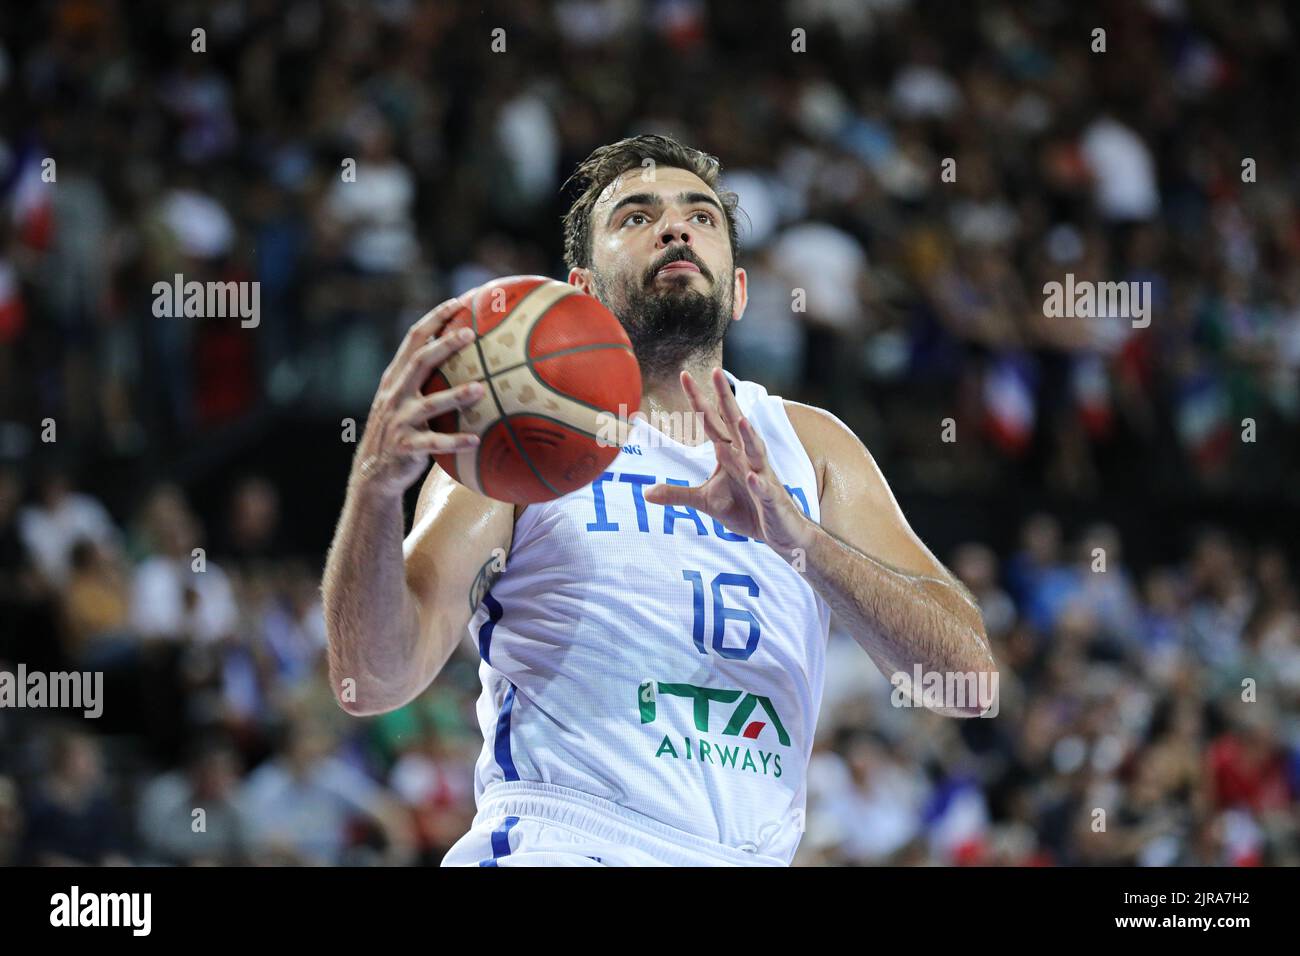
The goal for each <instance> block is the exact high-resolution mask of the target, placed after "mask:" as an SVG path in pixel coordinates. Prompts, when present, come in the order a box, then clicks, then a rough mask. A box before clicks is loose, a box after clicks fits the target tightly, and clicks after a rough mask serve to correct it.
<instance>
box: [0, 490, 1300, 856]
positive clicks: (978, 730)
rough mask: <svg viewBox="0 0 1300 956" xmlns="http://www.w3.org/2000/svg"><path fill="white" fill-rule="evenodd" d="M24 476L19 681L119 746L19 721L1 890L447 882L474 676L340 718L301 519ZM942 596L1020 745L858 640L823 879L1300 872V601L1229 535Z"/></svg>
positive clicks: (1038, 548) (1020, 552)
mask: <svg viewBox="0 0 1300 956" xmlns="http://www.w3.org/2000/svg"><path fill="white" fill-rule="evenodd" d="M20 490H21V489H20V487H19V481H18V479H17V478H16V476H15V475H14V474H13V473H12V472H0V619H4V620H9V621H13V622H16V623H17V624H18V626H17V627H15V628H14V629H13V630H12V631H9V630H6V631H5V632H3V634H2V635H0V637H2V638H3V643H2V644H0V669H3V670H10V671H13V670H14V669H15V666H16V664H17V662H19V661H21V662H23V663H25V664H26V666H27V668H28V670H29V671H31V670H36V669H41V668H44V669H46V670H47V671H57V670H62V669H71V670H95V671H100V672H102V673H103V674H104V675H105V676H104V691H103V696H104V709H103V715H102V716H101V717H100V718H98V719H97V720H94V721H88V720H77V719H76V714H75V713H72V712H68V711H64V712H59V711H53V710H48V711H36V710H19V709H12V708H0V863H15V862H28V863H57V862H61V861H62V862H67V861H69V860H78V861H82V862H90V863H100V862H103V863H110V862H136V863H142V864H149V863H239V862H245V863H248V862H251V863H269V864H275V863H304V864H333V865H341V864H359V863H393V864H430V865H431V864H435V863H437V861H438V860H439V859H441V856H442V854H443V852H444V851H445V850H446V849H447V848H448V847H449V846H450V845H451V843H452V842H454V841H455V839H457V838H458V837H459V836H460V835H461V834H462V833H463V832H464V831H465V830H466V829H467V827H468V825H469V821H470V819H471V818H472V816H473V813H474V802H473V784H472V776H471V774H472V768H473V763H474V760H475V758H476V756H477V754H478V751H479V747H480V745H481V738H480V736H479V732H478V728H477V724H476V722H475V717H474V701H475V698H476V697H477V694H478V678H477V657H476V653H475V650H474V648H473V647H472V646H471V642H469V641H468V640H467V641H465V642H462V645H461V647H460V648H459V649H458V651H457V652H456V654H455V655H454V656H453V658H452V661H451V663H450V664H449V665H448V667H447V669H446V670H445V671H444V672H443V674H442V675H440V676H439V678H438V679H437V680H436V681H435V682H434V684H433V686H432V687H431V689H430V690H428V691H426V692H425V693H424V694H423V695H422V696H421V697H419V698H418V699H417V700H416V701H414V702H413V703H411V704H409V705H408V706H406V707H404V708H402V709H400V710H397V711H394V712H392V713H390V714H386V715H383V716H381V717H377V718H370V719H365V720H358V719H355V718H351V717H348V716H347V715H346V714H344V713H343V711H342V710H341V709H340V708H339V707H338V706H337V704H336V703H335V701H334V698H333V696H332V694H331V692H330V689H329V686H328V677H327V673H326V664H325V653H324V650H325V638H324V622H323V619H322V614H321V606H320V600H319V596H318V593H317V589H316V582H317V577H316V570H317V569H316V567H315V566H313V565H310V564H308V563H307V562H306V561H303V560H301V559H300V558H298V557H296V556H294V555H293V554H292V553H291V552H290V551H286V550H285V547H284V542H283V541H282V540H281V536H280V535H279V534H278V531H279V527H280V525H279V511H280V509H279V495H278V492H277V491H276V489H275V488H274V487H273V486H272V485H270V484H269V483H268V482H266V481H265V480H264V479H261V478H259V477H257V476H248V477H247V478H245V479H244V480H243V481H241V482H240V483H239V484H238V485H237V486H236V487H235V488H234V489H233V491H232V493H231V497H230V502H229V508H228V509H227V514H226V515H225V516H224V521H223V527H224V528H226V529H227V532H226V536H225V538H224V540H218V541H212V542H208V540H207V536H206V535H205V533H204V530H205V529H204V527H203V524H202V522H201V520H200V519H199V518H198V516H197V515H196V514H195V513H194V512H193V510H192V509H191V508H190V506H189V504H188V502H187V501H186V498H185V495H184V493H183V492H182V491H181V490H180V489H179V488H177V487H175V486H172V485H167V484H163V485H159V486H157V487H154V488H152V489H149V490H148V491H147V493H145V494H144V496H143V497H142V499H141V502H140V505H139V507H138V509H137V510H136V512H135V513H134V514H132V515H131V516H130V518H129V520H128V521H127V522H126V523H125V524H124V525H121V526H119V524H118V523H117V522H116V521H115V520H114V519H113V517H112V516H111V515H109V514H108V512H107V511H106V510H105V508H104V507H103V505H102V504H100V503H99V502H98V501H97V500H96V499H95V498H94V497H93V496H91V495H88V494H85V493H84V492H81V491H78V490H76V489H75V488H74V487H73V486H72V485H71V484H70V483H69V481H68V479H67V477H66V476H65V475H62V474H60V473H57V472H50V473H49V474H47V475H45V476H43V477H42V479H41V484H40V486H39V488H38V489H37V493H36V495H35V496H34V500H33V503H32V504H30V505H25V506H20V505H19V501H20ZM947 557H948V560H949V564H950V566H951V567H952V568H953V570H954V572H955V573H956V574H958V575H959V576H960V578H961V579H962V580H963V582H964V583H965V584H966V585H967V587H969V588H970V589H971V591H972V592H973V593H974V594H975V595H976V597H977V598H978V599H979V602H980V605H981V608H982V610H983V613H984V617H985V622H986V626H987V629H988V633H989V635H990V638H991V640H992V642H993V646H994V652H995V655H996V657H997V659H998V662H999V664H1000V666H1001V676H1000V680H999V684H998V687H997V714H996V716H995V717H993V718H986V719H972V720H954V719H950V718H943V717H937V716H934V715H932V714H929V713H928V712H925V711H922V710H920V709H915V708H908V707H899V706H897V700H896V698H895V697H894V695H893V694H892V693H891V691H892V688H891V686H890V684H889V683H888V681H887V680H886V679H885V677H884V676H882V675H881V674H880V673H879V672H878V671H876V670H875V665H874V664H873V663H872V662H871V661H870V659H869V658H868V656H867V654H866V653H865V652H864V651H863V650H862V649H861V648H860V647H858V646H857V644H856V643H855V642H854V640H853V639H852V637H850V636H848V635H846V634H844V633H842V632H841V631H840V630H839V629H838V628H835V629H834V630H833V631H832V635H831V639H830V645H829V652H828V653H829V659H828V662H827V667H826V674H827V685H826V688H825V699H824V703H823V709H822V716H821V720H820V723H819V726H818V734H817V741H816V745H815V750H814V754H813V758H812V763H811V766H810V770H809V778H808V791H809V793H808V810H807V818H806V823H807V832H806V836H805V838H804V842H803V845H802V847H801V849H800V853H799V857H798V859H797V861H796V862H798V863H802V864H833V863H839V864H868V865H869V864H885V863H908V864H917V863H927V864H993V865H1069V864H1133V865H1147V866H1152V865H1156V866H1167V865H1188V864H1199V865H1237V866H1244V865H1300V641H1298V640H1297V635H1298V634H1300V595H1298V592H1297V587H1296V576H1295V573H1294V568H1293V567H1292V566H1291V565H1290V564H1289V562H1288V559H1287V557H1286V556H1285V554H1284V553H1283V552H1282V551H1281V550H1280V549H1278V548H1274V547H1259V548H1252V547H1249V546H1246V545H1244V544H1243V543H1242V542H1240V541H1237V540H1235V539H1234V538H1233V537H1232V536H1231V535H1229V534H1227V533H1225V532H1224V531H1222V530H1220V529H1216V528H1208V527H1207V528H1205V529H1203V531H1202V532H1201V533H1200V534H1199V535H1198V536H1197V538H1196V543H1195V546H1194V547H1193V549H1192V551H1191V553H1190V554H1188V555H1187V557H1186V559H1185V560H1184V561H1182V562H1179V563H1177V564H1175V565H1171V566H1159V567H1153V568H1151V569H1149V570H1147V571H1145V572H1144V573H1140V574H1139V573H1136V572H1134V571H1132V570H1130V568H1129V566H1128V565H1127V563H1126V562H1125V560H1124V548H1123V541H1122V540H1121V537H1120V535H1119V533H1118V532H1117V531H1116V530H1115V529H1114V528H1113V527H1111V526H1109V525H1105V524H1098V525H1094V526H1091V527H1088V528H1086V529H1085V530H1084V531H1083V533H1082V534H1080V535H1079V536H1078V538H1077V540H1073V541H1070V540H1065V539H1064V537H1063V534H1062V529H1061V526H1060V524H1059V523H1058V521H1057V520H1056V519H1055V518H1052V517H1050V516H1048V515H1046V514H1036V515H1033V516H1031V517H1029V518H1028V519H1027V520H1026V521H1025V523H1024V526H1023V528H1022V530H1021V540H1020V545H1019V547H1018V548H1017V549H1016V550H1015V551H1014V552H1013V553H1011V554H1009V555H1007V556H1006V557H1005V558H1003V559H999V557H998V556H997V555H995V554H994V553H993V551H992V550H990V549H989V548H988V547H986V546H985V545H983V544H978V543H969V544H965V545H962V546H961V547H960V548H958V549H957V550H956V552H955V553H954V554H952V555H949V556H947Z"/></svg>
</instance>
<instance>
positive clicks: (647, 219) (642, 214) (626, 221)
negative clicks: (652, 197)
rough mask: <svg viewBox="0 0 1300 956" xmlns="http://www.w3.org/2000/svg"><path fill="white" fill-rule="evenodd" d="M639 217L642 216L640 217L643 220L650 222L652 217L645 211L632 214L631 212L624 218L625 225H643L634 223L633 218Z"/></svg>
mask: <svg viewBox="0 0 1300 956" xmlns="http://www.w3.org/2000/svg"><path fill="white" fill-rule="evenodd" d="M637 218H640V219H641V220H642V222H649V221H650V217H649V216H647V215H646V214H645V213H643V212H634V213H631V214H630V215H629V216H628V217H627V218H626V219H624V220H623V225H625V226H626V225H629V224H633V225H641V224H642V223H632V220H633V219H637Z"/></svg>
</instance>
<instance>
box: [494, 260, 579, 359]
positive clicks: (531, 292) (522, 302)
mask: <svg viewBox="0 0 1300 956" xmlns="http://www.w3.org/2000/svg"><path fill="white" fill-rule="evenodd" d="M550 281H552V282H559V280H558V279H551V280H550ZM564 284H565V285H567V284H568V283H564ZM544 285H546V283H545V282H539V283H537V285H535V286H533V287H532V288H531V289H529V290H528V291H527V292H525V293H524V294H523V296H522V297H521V298H520V300H519V301H518V302H516V303H515V304H514V305H512V306H511V307H510V312H513V311H515V309H517V308H519V307H520V306H521V305H523V304H524V303H525V302H527V301H528V299H529V297H530V296H531V295H532V294H533V293H535V292H536V291H537V290H538V289H540V288H542V287H543V286H544ZM577 291H578V290H577V289H573V290H572V291H571V292H567V293H565V294H564V295H563V296H561V297H560V298H558V299H556V300H555V301H554V302H552V303H551V304H550V305H548V306H547V307H546V312H549V311H551V308H552V307H553V306H555V305H558V304H559V303H561V302H563V301H564V300H565V299H567V298H568V297H569V296H571V295H573V294H574V293H575V292H577ZM472 301H473V300H471V302H472ZM546 312H543V313H542V315H545V314H546ZM506 314H507V315H509V314H510V313H509V312H507V313H506ZM542 315H539V316H538V317H537V319H538V321H541V318H542ZM505 324H506V323H505V321H504V320H503V321H501V322H498V323H497V324H496V325H494V326H492V328H490V329H488V330H487V331H486V332H484V333H483V338H487V337H488V336H489V335H491V334H492V333H493V332H495V331H496V330H497V329H499V328H501V326H503V325H505ZM533 327H534V328H536V322H535V323H533ZM474 331H475V333H477V332H478V329H477V328H475V329H474ZM531 335H532V331H531V330H530V331H529V336H531ZM515 367H516V368H518V366H515ZM485 371H486V370H485Z"/></svg>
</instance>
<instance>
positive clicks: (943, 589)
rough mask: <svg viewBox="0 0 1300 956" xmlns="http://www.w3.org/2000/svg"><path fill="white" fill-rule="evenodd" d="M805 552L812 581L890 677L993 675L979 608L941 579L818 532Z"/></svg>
mask: <svg viewBox="0 0 1300 956" xmlns="http://www.w3.org/2000/svg"><path fill="white" fill-rule="evenodd" d="M814 527H815V530H813V531H812V534H811V536H810V543H809V546H808V547H807V548H806V549H805V569H804V576H805V578H806V579H807V580H808V583H809V584H811V585H812V587H813V588H814V589H815V590H816V591H817V593H818V594H820V595H821V596H822V598H823V600H825V601H826V603H827V604H829V605H830V607H831V609H832V610H833V611H834V612H835V613H836V614H837V615H838V616H839V618H840V620H841V621H843V622H844V623H845V624H846V625H847V626H848V627H849V628H850V629H851V630H852V632H853V635H854V637H855V638H856V639H857V641H858V643H860V644H861V645H862V646H863V647H864V648H865V649H866V650H867V652H868V653H869V654H870V655H871V657H872V659H873V660H875V661H876V662H877V664H878V665H879V666H880V667H881V669H882V670H884V672H885V674H886V676H890V675H892V674H894V673H898V672H904V673H906V674H908V675H909V676H910V675H911V674H912V672H913V669H914V668H915V667H916V666H918V665H919V666H920V667H921V669H922V670H923V671H926V672H939V673H980V672H993V671H995V670H996V669H997V665H996V664H995V663H994V661H993V655H992V654H991V653H990V652H989V646H988V639H987V637H986V636H985V633H984V624H983V620H982V619H981V616H980V612H979V607H978V606H977V605H976V604H974V602H972V601H971V600H970V599H968V598H967V597H966V596H965V595H964V594H962V592H961V590H960V589H959V588H958V587H957V586H955V585H953V584H951V583H949V582H947V581H942V580H939V579H937V578H930V577H921V576H918V575H914V574H908V573H906V572H903V571H900V570H898V569H896V568H893V567H890V566H889V565H887V564H885V563H884V562H882V561H878V560H876V559H875V558H873V557H871V556H870V555H868V554H864V553H863V552H861V551H859V550H857V549H856V548H854V547H852V546H851V545H848V544H846V543H845V542H843V541H841V540H839V539H838V538H836V537H835V536H834V535H832V534H830V533H829V532H827V531H826V530H824V529H823V528H821V527H819V526H814Z"/></svg>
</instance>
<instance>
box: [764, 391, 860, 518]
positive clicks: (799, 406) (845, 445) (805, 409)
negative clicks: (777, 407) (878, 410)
mask: <svg viewBox="0 0 1300 956" xmlns="http://www.w3.org/2000/svg"><path fill="white" fill-rule="evenodd" d="M781 401H782V404H783V405H784V406H785V414H786V417H787V418H788V419H790V427H791V428H793V429H794V433H795V435H796V436H798V438H799V441H800V443H801V444H802V445H803V447H804V451H805V452H807V453H808V460H809V461H811V462H812V464H813V469H814V470H815V471H816V472H817V493H818V495H820V494H821V492H822V490H823V489H824V487H825V476H826V468H827V465H828V464H829V465H830V466H831V467H835V466H841V467H843V466H847V465H849V464H850V463H851V462H852V461H853V460H855V459H856V460H859V461H860V460H861V459H862V456H864V455H865V456H866V457H867V458H870V457H871V454H870V452H868V451H867V448H866V446H865V445H864V444H863V443H862V440H861V439H860V438H858V436H857V435H856V434H854V432H853V429H851V428H849V426H848V425H846V424H844V422H843V421H841V420H840V419H839V417H837V416H836V415H834V414H833V413H831V412H828V411H827V410H826V409H824V408H818V407H817V406H815V405H805V404H804V403H803V402H794V401H791V400H790V399H788V398H783V399H782V400H781Z"/></svg>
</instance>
